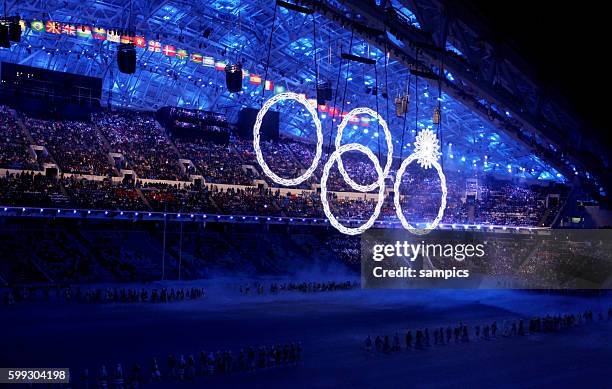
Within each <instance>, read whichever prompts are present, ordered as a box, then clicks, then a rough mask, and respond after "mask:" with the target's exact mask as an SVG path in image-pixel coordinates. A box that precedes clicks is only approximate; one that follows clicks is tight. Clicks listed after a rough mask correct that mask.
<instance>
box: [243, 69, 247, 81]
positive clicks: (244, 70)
mask: <svg viewBox="0 0 612 389" xmlns="http://www.w3.org/2000/svg"><path fill="white" fill-rule="evenodd" d="M246 77H249V71H248V70H246V69H242V78H243V79H244V78H246Z"/></svg>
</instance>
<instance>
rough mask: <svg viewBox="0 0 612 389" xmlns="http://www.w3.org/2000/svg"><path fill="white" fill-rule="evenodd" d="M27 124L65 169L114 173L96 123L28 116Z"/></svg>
mask: <svg viewBox="0 0 612 389" xmlns="http://www.w3.org/2000/svg"><path fill="white" fill-rule="evenodd" d="M24 124H25V126H26V128H27V129H28V131H29V132H30V135H31V136H32V138H33V141H34V144H36V145H39V146H45V148H46V149H47V151H48V152H49V153H51V155H52V156H53V158H54V160H55V162H56V163H57V164H58V165H59V166H61V168H62V172H64V173H75V174H88V175H96V176H107V175H113V169H112V165H111V163H110V161H109V156H108V153H107V152H105V146H104V143H103V141H102V138H101V136H100V134H99V133H98V131H97V129H96V128H95V125H94V124H93V123H89V122H79V121H60V120H40V119H32V118H27V117H26V118H25V120H24Z"/></svg>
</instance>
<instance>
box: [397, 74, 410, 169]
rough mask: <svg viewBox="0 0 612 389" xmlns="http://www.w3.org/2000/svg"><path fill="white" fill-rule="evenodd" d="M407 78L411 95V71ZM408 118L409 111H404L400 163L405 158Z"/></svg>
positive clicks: (407, 87)
mask: <svg viewBox="0 0 612 389" xmlns="http://www.w3.org/2000/svg"><path fill="white" fill-rule="evenodd" d="M407 78H408V80H406V93H407V94H408V95H409V94H410V84H411V81H412V77H410V69H408V76H407ZM407 118H408V109H406V110H405V111H404V123H403V125H402V140H401V142H402V143H401V145H400V161H402V160H403V158H404V136H405V135H406V122H407Z"/></svg>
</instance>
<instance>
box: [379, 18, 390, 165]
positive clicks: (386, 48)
mask: <svg viewBox="0 0 612 389" xmlns="http://www.w3.org/2000/svg"><path fill="white" fill-rule="evenodd" d="M388 66H389V47H388V39H387V23H385V89H386V90H387V107H386V115H387V116H386V118H387V120H389V122H391V119H390V117H389V97H390V96H389V76H388V72H387V67H388ZM383 97H384V96H383ZM378 160H380V134H379V136H378Z"/></svg>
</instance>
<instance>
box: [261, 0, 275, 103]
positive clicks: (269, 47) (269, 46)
mask: <svg viewBox="0 0 612 389" xmlns="http://www.w3.org/2000/svg"><path fill="white" fill-rule="evenodd" d="M276 7H277V5H276V3H275V4H274V16H273V17H272V29H271V30H270V40H269V41H268V59H267V61H266V72H265V74H264V80H263V91H262V92H261V106H262V107H263V103H264V97H265V95H266V83H267V82H268V69H269V68H270V54H271V53H272V37H273V36H274V25H275V24H276Z"/></svg>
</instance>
